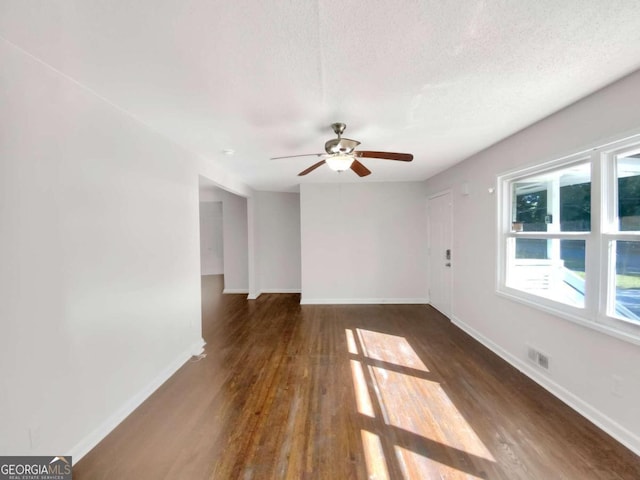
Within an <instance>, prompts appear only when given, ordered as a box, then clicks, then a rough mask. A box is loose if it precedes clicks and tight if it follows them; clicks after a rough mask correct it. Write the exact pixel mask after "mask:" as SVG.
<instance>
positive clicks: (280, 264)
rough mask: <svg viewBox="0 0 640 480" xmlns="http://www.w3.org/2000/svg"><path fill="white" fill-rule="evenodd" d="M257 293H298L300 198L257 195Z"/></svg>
mask: <svg viewBox="0 0 640 480" xmlns="http://www.w3.org/2000/svg"><path fill="white" fill-rule="evenodd" d="M254 199H255V205H256V225H257V232H256V241H257V250H258V252H260V253H261V255H260V256H259V261H258V290H259V291H260V292H278V293H286V292H299V291H300V268H301V265H300V262H301V259H300V257H301V253H300V195H299V194H297V193H277V192H256V193H255V195H254Z"/></svg>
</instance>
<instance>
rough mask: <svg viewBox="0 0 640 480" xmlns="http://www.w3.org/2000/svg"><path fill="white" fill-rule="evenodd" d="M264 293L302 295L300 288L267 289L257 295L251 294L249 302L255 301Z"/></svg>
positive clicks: (248, 298)
mask: <svg viewBox="0 0 640 480" xmlns="http://www.w3.org/2000/svg"><path fill="white" fill-rule="evenodd" d="M263 293H300V289H299V288H265V289H264V290H260V291H259V292H257V293H250V294H249V296H248V297H247V300H255V299H256V298H258V297H259V296H260V295H262V294H263Z"/></svg>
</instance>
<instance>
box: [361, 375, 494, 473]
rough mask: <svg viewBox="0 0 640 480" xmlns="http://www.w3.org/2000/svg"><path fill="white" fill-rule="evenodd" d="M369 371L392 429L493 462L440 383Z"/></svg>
mask: <svg viewBox="0 0 640 480" xmlns="http://www.w3.org/2000/svg"><path fill="white" fill-rule="evenodd" d="M369 370H370V373H371V376H372V378H373V381H374V384H375V385H377V387H378V388H377V389H376V393H377V395H378V396H379V398H378V401H379V402H380V404H381V405H384V410H385V411H386V414H387V420H388V422H389V424H390V425H393V426H395V427H398V428H402V429H403V430H407V431H409V432H412V433H415V434H416V435H419V436H421V437H424V438H430V439H437V441H438V442H440V443H442V444H444V445H448V446H450V447H453V448H455V449H458V450H462V451H464V452H467V453H470V454H472V455H474V456H476V457H481V458H484V459H487V460H493V457H492V456H491V453H489V451H488V450H487V449H486V448H485V446H484V444H483V443H482V441H481V440H480V439H479V438H478V436H477V435H476V434H475V432H474V431H473V429H472V428H471V427H470V426H469V424H468V423H467V421H466V420H465V419H464V417H463V416H462V414H460V412H459V411H458V409H457V408H456V407H455V405H454V404H453V402H452V401H451V400H450V399H449V397H448V396H447V394H446V393H445V391H444V390H443V389H442V387H441V386H440V384H439V383H436V382H431V381H428V380H425V379H422V378H416V377H414V376H411V375H405V374H403V373H398V372H393V371H389V370H386V369H384V368H380V367H369Z"/></svg>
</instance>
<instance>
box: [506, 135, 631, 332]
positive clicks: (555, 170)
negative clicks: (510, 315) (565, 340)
mask: <svg viewBox="0 0 640 480" xmlns="http://www.w3.org/2000/svg"><path fill="white" fill-rule="evenodd" d="M499 186H500V196H499V199H500V225H501V228H500V237H499V242H500V244H499V260H500V264H499V269H498V271H499V279H498V292H499V293H502V294H504V295H507V296H509V297H511V298H514V299H516V300H519V301H523V302H525V303H528V304H532V305H534V306H537V307H539V308H542V309H545V310H548V311H551V312H553V313H555V314H558V315H560V316H563V317H565V318H569V319H571V320H574V321H578V322H579V323H583V324H585V323H586V324H588V325H590V326H593V327H594V328H597V329H599V330H603V331H606V332H608V333H612V334H614V335H616V336H619V337H623V338H627V339H631V340H632V341H635V342H640V135H637V136H635V137H633V138H631V139H627V140H625V141H622V142H618V143H615V144H609V145H607V146H604V147H601V148H597V149H594V150H591V151H589V152H588V153H580V154H576V155H573V156H570V157H566V158H563V159H561V160H557V161H553V162H549V163H545V164H544V165H541V166H537V167H531V168H527V169H524V170H521V171H518V172H513V173H509V174H506V175H503V176H501V177H499Z"/></svg>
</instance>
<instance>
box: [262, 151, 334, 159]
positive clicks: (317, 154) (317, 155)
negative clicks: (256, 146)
mask: <svg viewBox="0 0 640 480" xmlns="http://www.w3.org/2000/svg"><path fill="white" fill-rule="evenodd" d="M325 155H326V153H305V154H303V155H287V156H286V157H271V158H270V159H269V160H281V159H283V158H297V157H323V156H325Z"/></svg>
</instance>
